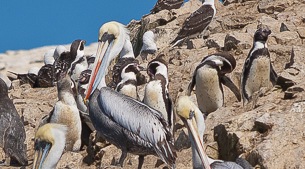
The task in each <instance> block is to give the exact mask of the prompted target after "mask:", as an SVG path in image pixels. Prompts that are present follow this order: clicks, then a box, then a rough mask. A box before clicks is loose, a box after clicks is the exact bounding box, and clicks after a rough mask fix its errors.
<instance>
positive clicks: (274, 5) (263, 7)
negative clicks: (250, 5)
mask: <svg viewBox="0 0 305 169" xmlns="http://www.w3.org/2000/svg"><path fill="white" fill-rule="evenodd" d="M287 7H288V4H287V3H286V2H283V1H273V0H262V1H260V2H259V3H258V11H259V12H260V13H266V14H273V13H275V12H283V11H284V10H285V9H286V8H287Z"/></svg>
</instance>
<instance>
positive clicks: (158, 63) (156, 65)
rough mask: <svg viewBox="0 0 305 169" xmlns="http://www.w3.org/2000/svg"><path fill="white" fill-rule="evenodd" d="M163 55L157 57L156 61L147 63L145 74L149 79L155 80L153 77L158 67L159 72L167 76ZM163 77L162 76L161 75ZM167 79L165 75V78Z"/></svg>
mask: <svg viewBox="0 0 305 169" xmlns="http://www.w3.org/2000/svg"><path fill="white" fill-rule="evenodd" d="M162 56H163V55H160V56H159V57H157V58H156V59H153V60H152V61H150V62H149V63H148V66H147V74H148V75H149V77H150V79H154V78H155V75H156V73H157V71H158V68H159V67H160V66H162V65H163V66H162V67H161V69H162V70H160V71H159V72H160V73H161V74H165V73H166V74H167V69H168V68H167V63H166V61H165V60H164V59H163V58H162ZM163 76H164V75H163ZM166 77H167V75H166V76H165V78H166Z"/></svg>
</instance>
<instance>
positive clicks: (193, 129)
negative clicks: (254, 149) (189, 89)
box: [176, 96, 253, 169]
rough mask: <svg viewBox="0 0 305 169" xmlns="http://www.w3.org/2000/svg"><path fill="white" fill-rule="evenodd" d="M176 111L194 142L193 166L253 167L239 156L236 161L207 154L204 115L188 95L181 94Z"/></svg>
mask: <svg viewBox="0 0 305 169" xmlns="http://www.w3.org/2000/svg"><path fill="white" fill-rule="evenodd" d="M176 112H177V114H178V115H179V116H180V118H181V120H182V121H183V123H184V125H185V126H186V127H187V129H188V131H189V134H188V135H189V138H190V141H191V144H192V159H193V168H195V169H199V168H205V169H208V168H213V169H252V168H253V167H252V166H251V165H250V164H249V162H247V161H246V160H244V159H242V158H237V159H236V163H235V162H231V161H222V160H214V159H211V158H209V157H208V156H207V154H206V152H205V150H204V148H203V145H204V142H203V135H204V132H205V122H204V117H203V114H202V113H201V111H200V110H199V108H198V107H197V106H196V105H195V104H194V103H193V102H192V101H191V100H190V98H189V97H188V96H180V97H179V98H178V100H177V103H176Z"/></svg>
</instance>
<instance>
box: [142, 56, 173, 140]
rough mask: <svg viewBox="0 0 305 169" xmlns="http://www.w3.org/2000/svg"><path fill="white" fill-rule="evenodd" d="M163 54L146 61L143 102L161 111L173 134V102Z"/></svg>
mask: <svg viewBox="0 0 305 169" xmlns="http://www.w3.org/2000/svg"><path fill="white" fill-rule="evenodd" d="M163 56H164V55H163V54H161V55H159V56H158V57H157V58H156V59H153V60H152V61H150V62H149V63H148V66H147V74H148V75H149V77H150V80H149V82H148V83H147V84H146V86H145V91H144V98H143V102H144V103H145V104H147V105H148V106H150V107H152V108H154V109H156V110H158V111H159V112H161V113H162V115H163V117H164V119H166V120H167V123H168V127H169V129H170V131H171V134H172V135H173V134H174V113H173V104H172V100H171V97H170V95H169V79H168V67H167V63H166V61H165V60H164V59H163V58H162V57H163Z"/></svg>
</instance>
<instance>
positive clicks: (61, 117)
mask: <svg viewBox="0 0 305 169" xmlns="http://www.w3.org/2000/svg"><path fill="white" fill-rule="evenodd" d="M71 84H73V82H72V81H71V79H70V78H69V76H66V77H65V78H64V79H62V80H60V81H58V82H57V91H58V101H57V102H56V103H55V105H54V109H53V111H52V112H51V114H50V123H59V124H63V125H66V126H67V128H68V130H69V132H68V133H67V135H66V140H67V141H66V150H67V151H78V150H79V149H80V146H81V130H82V125H81V120H80V115H79V111H78V108H77V105H76V102H75V99H74V95H73V93H72V89H71Z"/></svg>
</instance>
